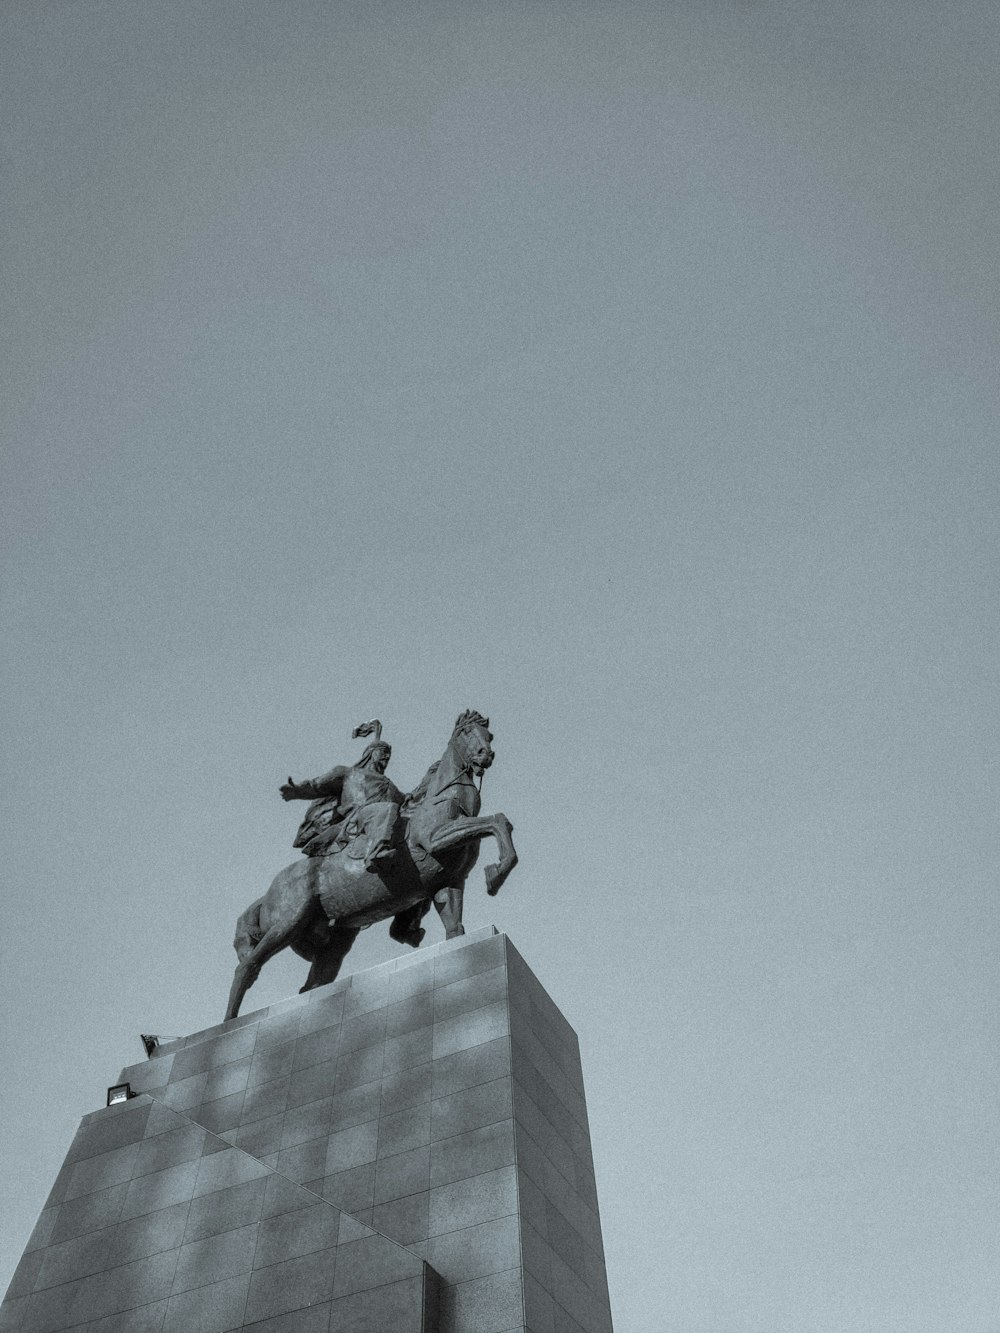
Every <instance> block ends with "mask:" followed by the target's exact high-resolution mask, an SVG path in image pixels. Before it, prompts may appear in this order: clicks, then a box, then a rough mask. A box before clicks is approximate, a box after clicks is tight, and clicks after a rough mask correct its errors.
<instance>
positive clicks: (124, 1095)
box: [108, 1083, 139, 1106]
mask: <svg viewBox="0 0 1000 1333" xmlns="http://www.w3.org/2000/svg"><path fill="white" fill-rule="evenodd" d="M138 1095H139V1094H138V1093H137V1092H133V1091H132V1085H131V1083H116V1084H115V1085H114V1086H113V1087H111V1088H108V1105H109V1106H117V1105H118V1104H119V1102H127V1101H128V1100H129V1098H130V1097H138Z"/></svg>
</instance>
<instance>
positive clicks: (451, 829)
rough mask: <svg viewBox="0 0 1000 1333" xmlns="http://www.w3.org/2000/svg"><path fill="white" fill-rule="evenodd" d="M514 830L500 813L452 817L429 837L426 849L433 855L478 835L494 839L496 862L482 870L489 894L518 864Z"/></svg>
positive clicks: (474, 838) (498, 886)
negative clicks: (498, 858) (462, 817)
mask: <svg viewBox="0 0 1000 1333" xmlns="http://www.w3.org/2000/svg"><path fill="white" fill-rule="evenodd" d="M513 829H514V826H513V824H511V822H510V820H509V819H508V818H507V816H506V815H503V814H500V813H499V812H497V814H495V815H477V816H475V817H472V816H470V817H469V818H464V819H453V820H452V821H451V823H450V824H444V825H442V827H441V828H439V829H437V830H436V831H435V833H434V835H433V836H432V838H431V840H430V847H429V850H430V852H431V853H432V854H433V855H435V856H436V855H437V853H438V852H444V851H447V850H448V848H449V847H459V846H461V845H462V843H465V842H473V841H477V840H478V839H480V838H488V837H494V838H496V840H497V848H498V850H499V852H500V860H499V862H498V863H497V864H496V865H491V866H487V867H486V870H485V874H486V891H487V893H489V894H491V895H492V894H494V893H497V892H498V891H499V889H500V886H501V884H503V882H504V880H505V879H506V878H507V876H508V875H509V874H510V872H511V871H512V870H513V869H514V867H515V866H516V865H517V852H516V851H515V850H514V843H513V841H512V839H511V836H510V835H511V833H512V832H513Z"/></svg>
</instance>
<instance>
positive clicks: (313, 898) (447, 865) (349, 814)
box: [226, 709, 517, 1019]
mask: <svg viewBox="0 0 1000 1333" xmlns="http://www.w3.org/2000/svg"><path fill="white" fill-rule="evenodd" d="M489 727H490V724H489V719H488V718H486V717H483V715H482V714H481V713H476V712H474V711H472V710H471V709H470V710H468V711H466V712H464V713H462V714H461V716H460V717H459V718H458V721H457V722H456V723H455V727H454V730H453V731H452V734H451V739H450V740H449V742H448V745H447V748H446V749H445V752H444V754H443V755H442V756H441V758H440V759H439V760H438V761H437V763H435V764H432V765H431V766H430V768H429V769H428V770H427V772H426V774H425V775H424V777H423V779H422V780H421V782H420V783H419V784H418V786H417V787H416V788H415V789H414V790H413V791H412V792H411V793H410V794H409V795H408V796H405V795H404V794H403V793H402V792H400V791H399V789H398V788H397V787H395V785H394V784H393V783H392V782H391V781H390V780H389V779H388V778H387V777H386V776H385V769H386V765H387V763H388V758H389V753H390V749H389V746H388V745H387V744H386V743H385V742H384V741H383V740H382V739H381V724H379V723H378V722H371V723H367V724H366V725H365V726H363V727H359V728H357V730H356V731H355V733H354V734H355V735H356V736H358V735H370V734H371V733H372V732H373V731H374V732H375V740H374V741H373V742H372V743H371V744H369V745H368V747H367V748H366V750H365V752H364V754H363V755H362V758H361V761H360V762H359V763H358V764H356V765H354V766H353V767H351V768H347V767H338V768H334V769H332V770H331V771H330V772H329V773H327V774H325V775H324V776H323V777H321V778H315V779H312V780H310V781H307V782H301V783H296V782H293V781H292V779H291V778H289V780H288V782H287V783H286V784H285V785H284V786H283V787H282V788H281V794H282V796H283V797H284V799H285V800H286V801H290V800H311V801H312V805H310V807H309V809H308V811H307V813H306V817H305V819H304V820H303V822H302V825H301V827H300V829H299V832H298V835H297V837H296V839H295V845H296V846H297V847H300V848H301V849H302V851H303V852H305V855H304V856H303V857H302V859H300V860H298V861H295V862H293V863H292V865H290V866H286V867H285V869H284V870H281V871H279V872H278V874H277V875H276V876H275V878H274V880H273V882H272V884H271V887H270V888H269V889H268V891H267V892H266V893H265V894H264V896H263V897H262V898H258V899H257V900H256V901H255V902H253V903H251V904H250V906H249V907H248V908H247V909H246V911H245V912H244V913H243V914H242V916H240V918H239V920H238V921H237V923H236V938H235V940H234V942H233V943H234V947H235V949H236V954H237V957H238V958H239V962H238V963H237V965H236V973H235V975H234V977H233V984H232V989H231V990H230V993H229V1005H228V1008H227V1009H226V1018H227V1019H229V1018H235V1017H236V1015H237V1014H238V1013H239V1010H240V1005H241V1004H242V1002H243V997H244V996H245V995H246V993H247V991H248V990H249V989H250V987H251V986H252V985H253V983H254V982H255V981H256V979H257V976H258V974H259V972H260V970H261V968H262V967H263V966H264V964H265V963H266V962H267V961H268V959H269V958H273V957H274V955H275V954H276V953H280V952H281V950H282V949H287V948H290V949H293V950H294V951H295V953H297V954H299V956H300V957H302V958H305V959H307V960H308V961H309V962H310V963H311V967H310V969H309V975H308V977H307V978H306V984H305V985H304V986H303V987H302V989H303V990H304V991H306V990H311V989H312V988H313V987H314V986H324V985H326V984H327V983H328V982H330V981H333V980H334V978H335V977H336V976H337V973H338V972H339V971H340V966H341V963H342V962H343V960H344V958H345V956H346V954H347V952H348V950H349V949H350V947H351V945H352V944H353V943H354V941H355V939H356V938H357V936H358V933H359V931H361V930H363V929H364V928H365V927H366V926H370V925H372V924H373V923H374V922H376V921H384V920H386V919H388V918H392V924H391V925H390V927H389V933H390V935H391V936H392V937H393V939H396V940H399V941H401V942H402V943H406V944H410V945H412V946H413V947H416V946H417V945H418V944H419V943H420V941H421V939H422V938H423V936H424V930H423V928H422V927H421V925H420V922H421V920H422V919H423V917H424V916H425V915H426V913H427V912H428V911H429V910H430V907H431V904H432V903H433V904H434V906H435V908H436V909H437V912H438V915H439V916H440V918H441V921H442V924H443V925H444V928H445V937H446V938H447V939H449V940H450V939H453V938H454V937H455V936H456V935H462V934H464V927H463V925H462V897H463V892H464V886H465V881H466V878H467V877H468V874H469V872H470V871H471V869H472V867H473V866H474V865H475V864H476V860H477V858H478V856H479V843H480V840H481V839H482V838H487V837H493V838H495V839H496V842H497V848H498V851H499V859H498V861H497V863H496V864H495V865H488V866H487V867H486V889H487V892H488V893H490V894H495V893H496V892H497V891H498V889H499V888H500V886H501V884H503V882H504V880H505V879H506V878H507V876H508V875H509V874H510V872H511V871H512V870H513V869H514V866H515V865H516V864H517V853H516V852H515V850H514V844H513V842H512V841H511V836H510V835H511V823H510V820H509V819H508V818H507V816H506V815H502V814H494V815H480V813H479V810H480V796H479V788H478V787H477V786H476V779H477V778H478V779H480V781H481V780H482V776H483V774H484V773H485V771H486V769H488V768H489V766H490V765H491V764H492V763H493V758H494V755H493V750H492V748H491V742H492V740H493V736H492V734H491V733H490V729H489Z"/></svg>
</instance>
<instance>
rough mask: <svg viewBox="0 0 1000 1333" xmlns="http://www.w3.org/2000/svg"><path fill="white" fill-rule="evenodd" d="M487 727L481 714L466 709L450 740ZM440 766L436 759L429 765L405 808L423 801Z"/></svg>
mask: <svg viewBox="0 0 1000 1333" xmlns="http://www.w3.org/2000/svg"><path fill="white" fill-rule="evenodd" d="M489 725H490V720H489V718H488V717H483V715H482V713H477V712H476V710H475V709H474V708H467V709H466V710H465V712H464V713H459V715H458V718H457V720H456V722H455V725H454V727H452V729H451V740H452V741H453V740H454V739H455V737H456V736H460V735H461V734H462V732H463V731H468V730H469V729H470V727H485V728H486V729H487V730H489ZM450 743H451V742H450V741H449V744H450ZM440 765H441V760H440V759H436V760H435V761H434V763H433V764H431V766H430V768H429V769H428V770H427V772H426V773H425V774H424V776H423V777H422V778H421V779H420V781H419V782H418V783H417V785H416V786H415V787H414V788H413V790H412V791H411V792H410V794H409V796H408V797H407V798H406V805H407V808H409V807H411V806H414V805H419V804H420V802H421V801H422V800H423V799H424V797H425V796H426V795H427V788H428V787H429V786H430V784H431V778H432V777H433V776H434V774H435V773H436V772H437V771H438V768H439V767H440Z"/></svg>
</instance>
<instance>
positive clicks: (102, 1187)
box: [0, 929, 611, 1333]
mask: <svg viewBox="0 0 1000 1333" xmlns="http://www.w3.org/2000/svg"><path fill="white" fill-rule="evenodd" d="M126 1079H127V1080H129V1081H130V1082H131V1084H132V1087H133V1089H136V1090H138V1091H140V1093H142V1094H148V1095H140V1096H139V1097H138V1098H137V1099H135V1100H134V1101H132V1102H130V1103H127V1104H126V1105H124V1106H118V1107H112V1108H108V1109H106V1110H101V1111H98V1112H95V1113H93V1114H92V1115H90V1116H87V1117H85V1118H84V1121H83V1123H82V1124H81V1127H80V1130H79V1132H78V1134H77V1136H76V1139H75V1140H74V1143H73V1146H72V1147H71V1149H70V1152H69V1154H68V1156H67V1160H66V1164H65V1166H64V1167H63V1169H62V1170H61V1171H60V1173H59V1176H58V1178H57V1180H56V1183H55V1185H54V1187H53V1190H52V1192H51V1195H50V1197H49V1200H48V1203H47V1205H46V1208H45V1210H44V1211H43V1213H42V1216H41V1218H40V1219H39V1223H38V1225H37V1226H36V1229H35V1232H34V1233H33V1235H32V1238H31V1241H30V1242H29V1246H28V1249H27V1251H26V1254H25V1258H24V1260H23V1261H22V1264H21V1266H20V1267H19V1269H18V1271H17V1273H16V1274H15V1279H14V1282H13V1283H12V1285H11V1288H10V1290H9V1292H8V1295H7V1298H6V1300H5V1302H4V1304H3V1306H0V1333H4V1331H5V1330H10V1331H11V1333H50V1331H51V1333H56V1330H61V1329H71V1328H72V1329H78V1330H81V1333H82V1331H83V1330H86V1333H198V1331H199V1330H201V1333H229V1331H230V1330H235V1329H240V1328H246V1329H250V1330H256V1333H334V1331H336V1333H363V1331H364V1330H367V1329H371V1330H373V1331H374V1330H378V1331H379V1333H383V1330H389V1329H392V1330H395V1331H396V1333H411V1331H412V1333H434V1331H435V1330H439V1333H516V1331H519V1330H530V1333H610V1329H611V1319H610V1312H609V1307H608V1298H607V1284H606V1279H605V1273H604V1259H603V1252H602V1248H601V1234H600V1223H599V1220H598V1214H597V1200H596V1194H595V1190H594V1176H593V1164H592V1161H591V1158H590V1141H589V1134H588V1131H587V1116H586V1104H585V1100H584V1094H583V1082H582V1075H581V1072H580V1061H579V1050H578V1046H577V1042H576V1037H575V1035H574V1033H573V1031H572V1029H571V1028H570V1027H569V1025H568V1024H567V1023H566V1021H565V1019H564V1018H563V1017H562V1015H561V1014H560V1013H559V1011H558V1010H557V1009H556V1007H555V1006H554V1005H553V1003H552V1001H551V1000H550V999H549V998H548V996H547V995H546V994H545V992H544V990H543V989H542V987H541V986H540V985H539V983H538V982H537V980H536V979H535V978H534V977H533V975H532V974H531V972H530V971H529V969H528V968H527V967H526V965H525V964H524V963H523V961H522V960H521V958H520V956H519V955H518V954H517V952H516V950H514V948H513V946H511V945H510V943H509V941H508V940H507V939H506V938H505V937H504V936H501V935H497V934H496V933H495V932H494V931H493V930H492V929H487V930H485V931H480V932H477V933H476V934H474V935H467V936H465V937H464V939H461V940H456V941H452V942H450V943H447V944H441V945H437V946H433V947H431V948H427V949H421V950H419V951H418V952H417V953H413V954H409V955H407V956H405V957H401V958H399V959H397V960H396V961H395V962H393V963H389V964H386V965H384V966H382V967H378V968H372V969H370V970H368V971H366V972H362V973H359V974H356V975H355V976H353V977H346V978H343V979H339V980H338V981H336V982H334V983H333V984H332V985H331V986H327V987H324V988H322V989H320V990H317V991H314V992H312V993H311V994H309V995H305V996H301V997H295V998H293V999H291V1000H287V1001H283V1002H282V1003H281V1004H278V1005H272V1006H271V1007H270V1009H268V1010H262V1011H259V1012H258V1013H255V1014H247V1015H243V1016H241V1017H240V1018H239V1019H237V1020H235V1021H234V1022H233V1023H229V1024H222V1025H218V1026H217V1027H214V1028H210V1029H207V1030H205V1031H204V1032H200V1033H195V1034H193V1035H192V1036H190V1037H187V1038H182V1039H180V1040H178V1041H177V1042H174V1043H172V1044H171V1046H170V1047H169V1048H161V1050H160V1052H159V1053H158V1054H157V1055H156V1056H154V1058H152V1059H150V1060H147V1061H144V1062H143V1063H141V1064H138V1065H134V1066H131V1067H129V1068H127V1069H125V1070H123V1071H122V1073H121V1075H120V1078H119V1081H125V1080H126ZM438 1275H439V1276H440V1279H441V1280H440V1281H439V1279H438Z"/></svg>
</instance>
